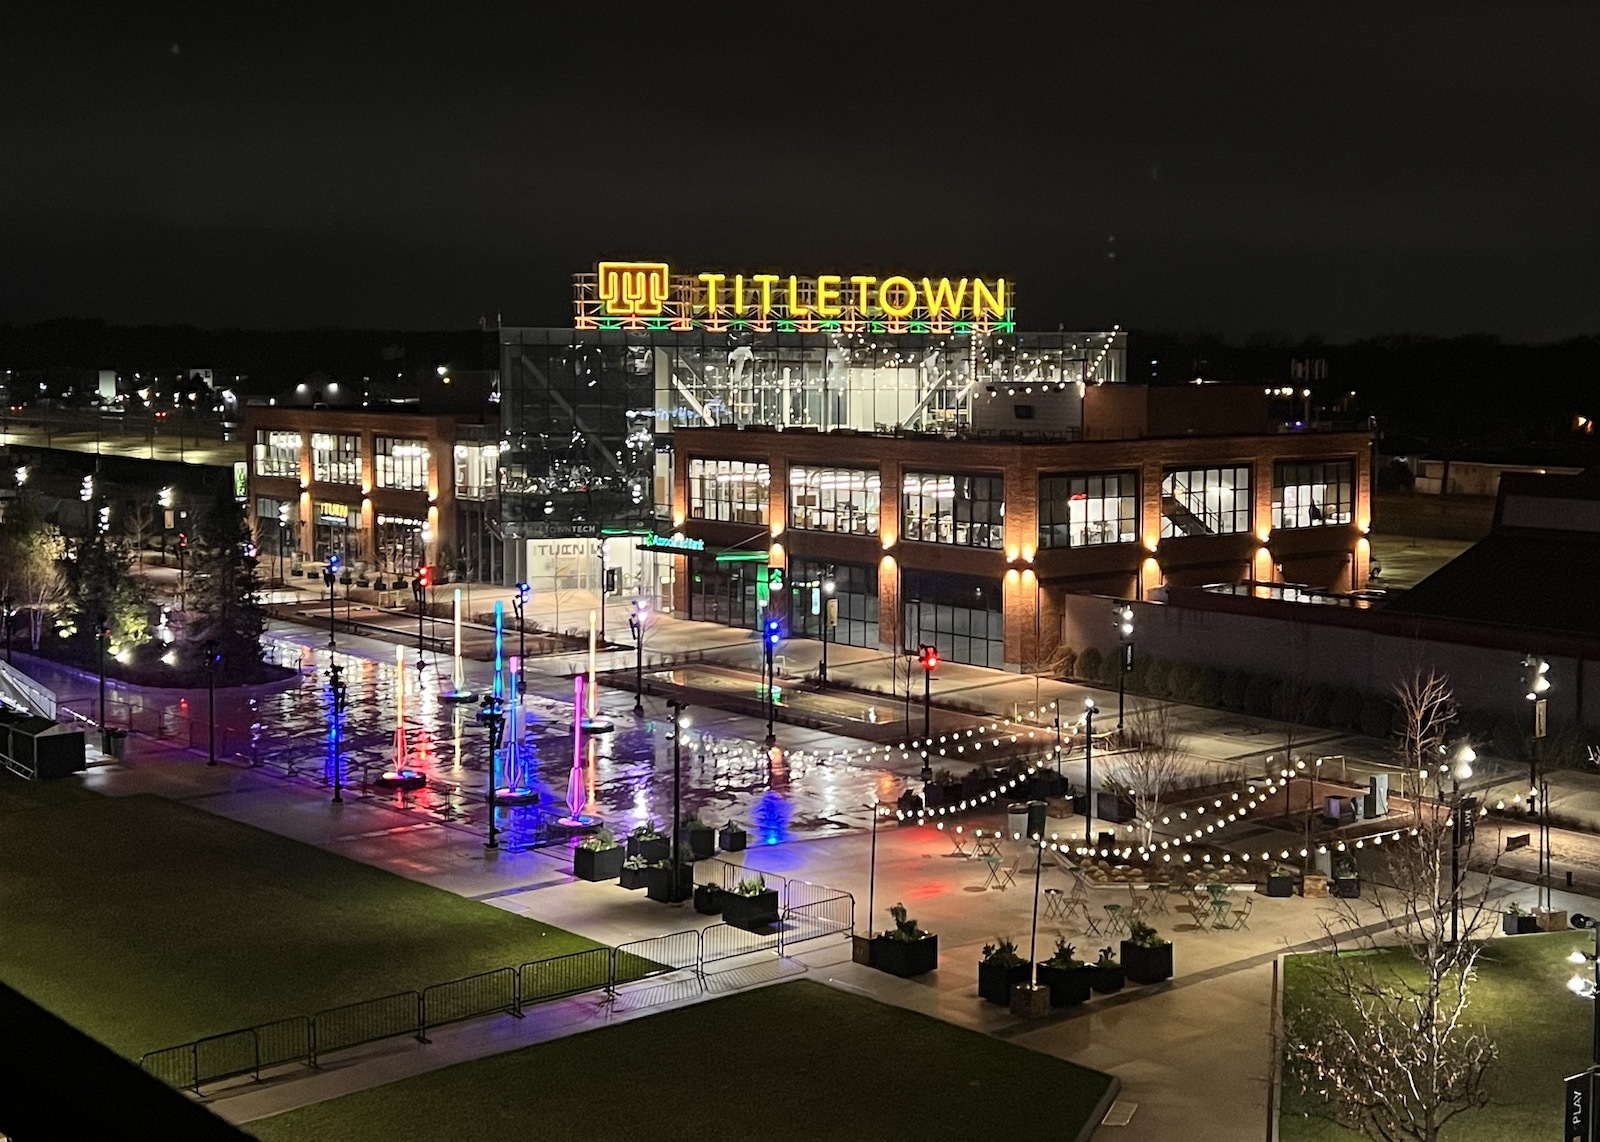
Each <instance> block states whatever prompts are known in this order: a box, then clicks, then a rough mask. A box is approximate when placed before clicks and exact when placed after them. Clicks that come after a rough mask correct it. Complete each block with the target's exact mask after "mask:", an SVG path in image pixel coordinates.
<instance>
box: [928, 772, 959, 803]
mask: <svg viewBox="0 0 1600 1142" xmlns="http://www.w3.org/2000/svg"><path fill="white" fill-rule="evenodd" d="M933 783H934V784H935V785H937V786H938V787H939V790H940V795H941V796H942V797H943V798H944V803H945V804H946V805H959V804H960V803H961V780H960V779H959V778H958V777H956V775H955V774H953V773H951V772H950V771H949V770H948V769H936V770H934V771H933Z"/></svg>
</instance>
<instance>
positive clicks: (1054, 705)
mask: <svg viewBox="0 0 1600 1142" xmlns="http://www.w3.org/2000/svg"><path fill="white" fill-rule="evenodd" d="M1050 708H1051V709H1052V710H1054V711H1055V712H1056V776H1057V777H1060V776H1061V702H1060V700H1059V699H1057V700H1056V701H1054V702H1051V703H1050Z"/></svg>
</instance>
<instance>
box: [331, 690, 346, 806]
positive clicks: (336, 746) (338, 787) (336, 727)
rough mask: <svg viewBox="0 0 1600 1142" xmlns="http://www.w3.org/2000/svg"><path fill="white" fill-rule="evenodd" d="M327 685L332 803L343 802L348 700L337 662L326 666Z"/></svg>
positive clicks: (339, 803)
mask: <svg viewBox="0 0 1600 1142" xmlns="http://www.w3.org/2000/svg"><path fill="white" fill-rule="evenodd" d="M328 686H329V688H330V689H331V690H332V691H333V727H332V728H333V734H332V736H333V803H334V804H335V805H343V804H344V780H343V776H344V767H343V765H342V764H341V759H340V752H341V747H342V746H343V744H344V740H343V739H344V711H345V706H346V705H347V704H348V702H349V695H348V694H347V693H346V691H345V684H344V667H342V666H340V665H339V664H338V663H337V662H335V663H333V664H332V665H331V666H329V667H328Z"/></svg>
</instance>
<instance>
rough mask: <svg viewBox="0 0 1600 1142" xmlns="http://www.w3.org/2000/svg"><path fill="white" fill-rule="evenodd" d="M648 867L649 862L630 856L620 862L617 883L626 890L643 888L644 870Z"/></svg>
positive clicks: (642, 858)
mask: <svg viewBox="0 0 1600 1142" xmlns="http://www.w3.org/2000/svg"><path fill="white" fill-rule="evenodd" d="M649 867H650V862H649V861H647V860H645V859H644V857H641V856H631V857H629V858H628V859H627V860H625V861H623V862H622V869H621V871H620V872H619V874H618V878H617V883H618V884H620V885H622V887H624V888H627V889H630V890H631V889H636V888H643V887H644V870H645V869H647V868H649Z"/></svg>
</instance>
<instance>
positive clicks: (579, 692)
mask: <svg viewBox="0 0 1600 1142" xmlns="http://www.w3.org/2000/svg"><path fill="white" fill-rule="evenodd" d="M583 691H584V685H583V675H581V674H579V675H578V676H577V677H576V678H574V679H573V680H572V713H573V721H572V772H571V773H569V774H567V815H566V816H565V817H562V818H560V819H559V820H558V821H557V822H556V823H557V824H558V825H564V826H566V827H567V828H569V829H593V828H595V827H596V826H598V825H599V824H600V818H599V817H596V816H594V815H592V814H589V813H585V812H584V809H585V808H586V807H588V804H589V786H588V783H587V782H586V781H585V780H584V775H583V735H584V730H585V726H584V724H583V723H584V721H585V720H586V719H582V718H579V717H578V716H577V715H579V714H580V713H582V711H583V708H584V706H583ZM608 728H609V727H608ZM589 745H590V747H591V749H592V748H593V746H594V743H593V742H590V743H589Z"/></svg>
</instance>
